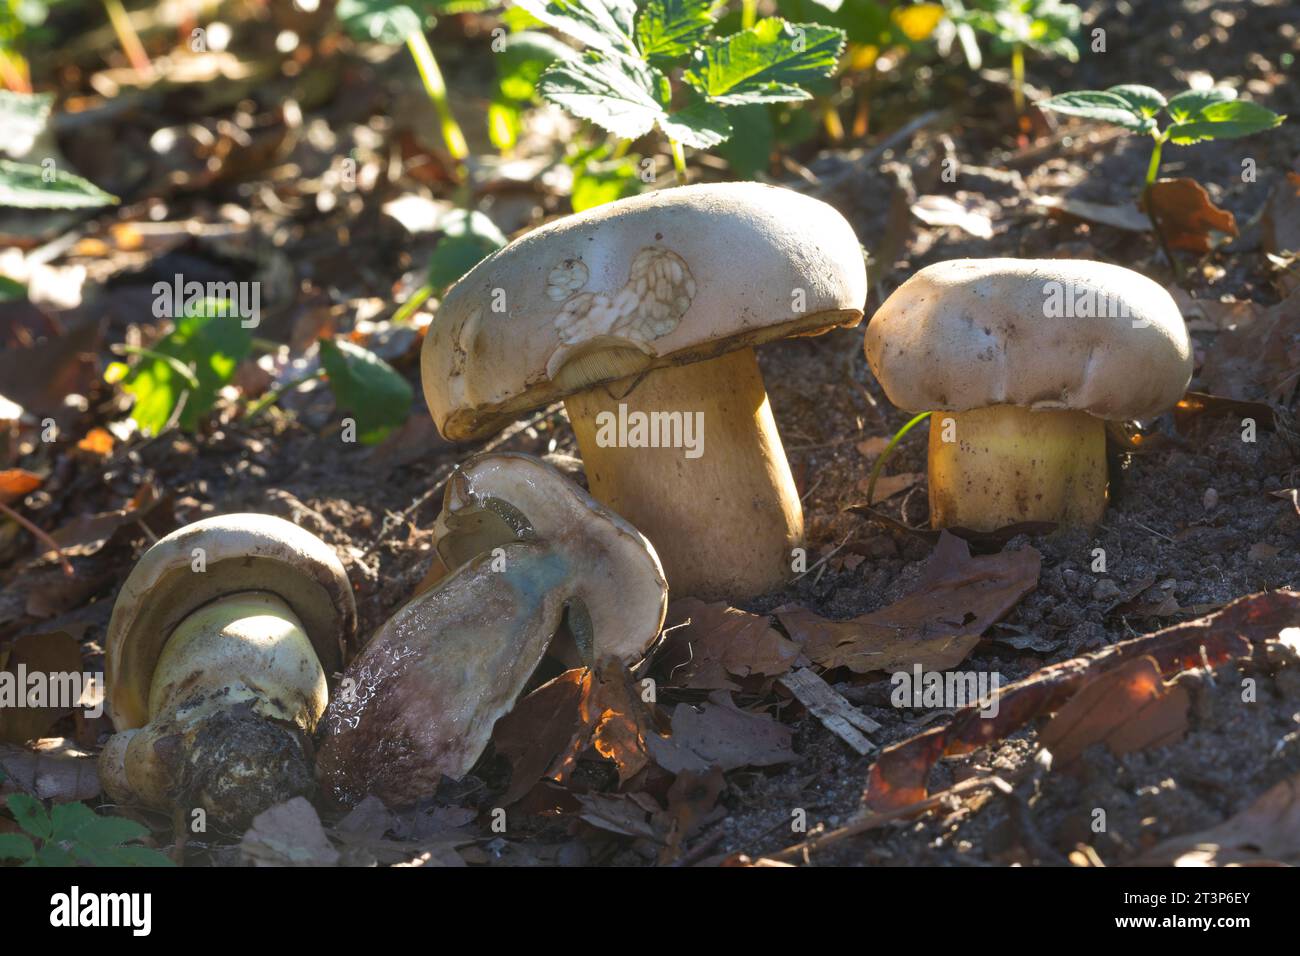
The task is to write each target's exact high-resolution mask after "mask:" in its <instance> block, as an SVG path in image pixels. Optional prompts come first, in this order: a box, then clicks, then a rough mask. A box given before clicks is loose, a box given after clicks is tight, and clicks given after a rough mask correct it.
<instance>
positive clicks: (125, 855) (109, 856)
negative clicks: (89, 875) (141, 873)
mask: <svg viewBox="0 0 1300 956" xmlns="http://www.w3.org/2000/svg"><path fill="white" fill-rule="evenodd" d="M98 853H99V854H100V855H101V857H102V858H103V859H104V860H105V861H106V862H105V863H104V864H102V865H104V866H157V867H168V866H175V865H176V861H174V860H173V859H172V858H171V857H169V856H168V855H167V854H165V853H162V852H160V851H158V850H155V849H152V848H151V847H147V846H115V847H111V848H109V849H107V850H100V851H98Z"/></svg>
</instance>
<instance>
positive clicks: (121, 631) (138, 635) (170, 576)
mask: <svg viewBox="0 0 1300 956" xmlns="http://www.w3.org/2000/svg"><path fill="white" fill-rule="evenodd" d="M196 549H201V551H196ZM199 567H202V568H203V570H201V571H200V570H197V568H199ZM240 591H265V592H269V593H271V594H275V595H277V596H278V597H279V598H280V599H281V600H283V601H284V602H285V604H287V605H289V607H290V608H291V609H292V610H293V612H294V614H296V615H297V616H298V619H299V620H300V621H301V622H302V625H303V629H304V630H305V631H306V633H307V636H308V637H309V638H310V639H311V642H312V646H313V647H314V648H315V650H316V654H317V656H318V657H319V658H320V662H321V666H322V667H323V668H324V669H325V673H326V674H329V673H330V672H331V671H334V670H338V669H339V668H340V667H342V663H343V650H344V648H345V646H346V645H347V644H348V643H349V642H350V641H351V639H352V636H353V633H354V632H355V631H356V626H357V609H356V603H355V601H354V600H353V597H352V588H351V585H349V583H348V576H347V572H345V571H344V570H343V564H342V563H341V562H340V561H339V559H338V555H336V554H335V553H334V551H333V549H332V548H330V547H329V546H328V545H326V544H325V542H323V541H321V540H320V539H319V538H317V537H316V536H315V535H314V534H312V533H311V532H309V531H306V530H304V529H302V528H299V527H298V526H297V525H295V524H292V523H291V522H288V521H285V520H283V519H282V518H276V517H273V516H271V515H262V514H231V515H218V516H216V517H212V518H204V519H203V520H201V521H196V522H194V523H193V524H189V525H186V526H185V527H183V528H179V529H177V530H176V531H173V532H172V533H171V534H169V535H167V536H166V537H164V538H161V539H159V540H158V542H157V543H156V544H154V546H153V547H151V548H150V549H149V550H148V551H146V552H145V553H144V555H143V556H142V557H141V558H140V560H139V562H137V563H136V566H135V567H134V568H133V569H132V570H131V573H130V574H129V575H128V576H127V579H126V582H125V583H124V584H123V585H122V590H121V591H120V592H119V594H118V596H117V601H116V602H115V603H114V605H113V617H112V619H111V620H110V621H109V625H108V641H107V650H106V651H105V662H106V664H105V666H106V668H107V681H106V683H107V689H108V699H107V705H108V713H109V716H110V717H111V718H112V721H113V726H114V727H116V728H117V729H118V730H127V729H130V728H132V727H142V726H144V724H145V723H147V722H148V719H149V707H148V701H149V687H150V683H151V681H152V678H153V673H154V666H155V665H156V664H157V662H158V657H159V655H160V654H161V653H162V650H163V647H164V645H166V643H167V640H168V639H169V638H170V637H171V635H172V632H173V631H174V630H175V628H176V625H178V624H179V623H180V622H181V621H182V620H184V619H185V618H186V617H188V616H189V615H190V614H191V613H192V612H193V611H196V610H198V609H199V608H200V607H202V606H204V605H205V604H207V603H209V602H210V601H213V600H216V599H217V598H220V597H223V596H226V595H230V594H236V593H238V592H240Z"/></svg>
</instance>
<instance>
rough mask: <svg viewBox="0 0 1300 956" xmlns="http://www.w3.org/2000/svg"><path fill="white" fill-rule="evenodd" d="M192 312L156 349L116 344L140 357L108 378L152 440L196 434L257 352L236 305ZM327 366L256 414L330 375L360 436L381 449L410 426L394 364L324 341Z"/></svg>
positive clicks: (208, 304) (269, 398) (199, 306)
mask: <svg viewBox="0 0 1300 956" xmlns="http://www.w3.org/2000/svg"><path fill="white" fill-rule="evenodd" d="M184 310H185V314H184V315H182V316H181V317H180V318H178V319H176V320H175V324H174V326H173V328H172V330H171V331H170V332H168V333H167V335H165V336H163V338H161V339H160V340H158V341H157V342H156V343H154V345H153V347H152V348H140V347H138V346H117V348H116V350H117V351H118V352H121V353H123V354H126V355H131V356H135V357H137V359H138V361H137V362H136V363H135V364H134V365H128V364H127V363H126V362H113V363H111V364H110V365H109V366H108V368H107V369H105V370H104V380H105V381H106V382H108V383H109V384H120V385H121V386H122V390H123V391H125V392H126V393H127V394H129V395H131V396H133V397H134V398H135V404H134V405H133V406H132V408H131V419H132V421H134V422H135V424H136V427H137V428H139V429H140V431H141V432H142V433H143V434H145V435H158V434H160V433H162V432H163V431H165V430H166V429H168V428H170V427H173V426H176V427H179V428H181V429H183V430H185V431H191V432H192V431H195V430H196V429H197V428H198V427H199V425H200V424H201V423H202V421H203V419H204V418H205V417H206V416H207V414H208V413H209V412H211V411H212V409H213V408H214V407H215V406H216V404H217V399H218V397H219V395H220V393H221V390H222V389H223V388H224V387H225V386H226V385H228V384H229V383H230V381H231V379H233V378H234V375H235V369H236V368H237V367H238V366H239V363H240V362H242V361H243V360H244V359H245V358H247V357H248V355H249V354H250V353H251V352H252V350H253V346H254V341H255V340H254V338H253V336H252V333H251V332H250V331H249V330H248V329H247V328H245V327H244V324H243V322H242V320H241V319H240V317H239V316H238V314H237V310H236V309H235V307H234V306H233V305H232V304H231V303H230V302H229V301H227V300H224V299H202V300H200V301H195V302H193V303H191V302H186V303H185V304H184ZM320 349H321V367H320V368H319V369H317V370H316V371H314V372H312V373H311V374H309V375H305V376H303V377H302V378H298V379H295V380H293V381H292V382H289V383H286V384H285V385H282V386H280V387H279V388H277V389H274V390H272V391H270V392H268V393H267V394H266V395H265V396H263V397H262V398H260V399H258V400H257V401H256V402H254V403H252V404H251V405H250V406H249V408H248V410H247V414H248V416H249V417H250V418H251V417H252V416H254V415H256V414H258V413H260V412H262V411H263V410H265V409H266V408H268V407H270V406H271V405H274V404H275V403H276V402H277V401H279V400H280V399H281V398H282V397H283V396H284V395H285V394H287V393H288V392H290V391H292V390H293V389H295V388H298V387H299V386H301V385H304V384H306V383H307V382H309V381H314V380H316V379H319V378H324V377H326V376H328V379H329V386H330V389H331V391H333V393H334V399H335V403H336V404H337V405H338V407H339V408H340V409H343V410H347V411H349V412H351V413H352V415H353V417H354V418H355V420H356V424H357V432H358V434H357V438H358V439H359V440H360V441H361V442H362V444H374V443H376V442H379V441H382V440H383V438H384V437H385V436H386V435H387V434H388V433H389V431H391V430H392V429H393V428H395V427H396V426H398V425H400V424H402V423H403V422H404V421H406V418H407V415H408V414H409V413H410V407H411V399H412V397H413V393H412V390H411V386H410V384H409V383H408V382H407V381H406V379H405V378H403V377H402V375H401V374H400V373H398V372H397V370H396V369H394V368H393V367H392V366H391V365H389V364H388V363H387V362H385V361H384V360H383V359H381V358H380V357H379V356H377V355H375V354H374V353H373V352H370V351H369V350H367V349H365V348H362V347H361V346H359V345H355V344H353V343H352V342H346V341H339V342H329V341H322V342H321V344H320Z"/></svg>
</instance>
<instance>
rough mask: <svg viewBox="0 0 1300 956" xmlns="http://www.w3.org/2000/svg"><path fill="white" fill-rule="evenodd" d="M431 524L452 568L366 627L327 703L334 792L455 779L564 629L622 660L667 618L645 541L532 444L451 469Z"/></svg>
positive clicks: (596, 656) (325, 744)
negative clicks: (369, 634) (372, 628)
mask: <svg viewBox="0 0 1300 956" xmlns="http://www.w3.org/2000/svg"><path fill="white" fill-rule="evenodd" d="M435 533H436V546H437V548H438V551H439V554H440V556H441V558H442V560H443V561H444V562H445V563H446V564H447V566H448V567H449V568H451V569H452V570H451V573H450V574H448V575H447V576H446V577H445V578H443V579H442V580H441V581H439V582H438V584H437V585H436V586H435V587H433V588H432V589H430V590H428V591H425V592H424V593H422V594H420V595H418V596H416V597H415V598H414V599H412V600H411V601H409V602H408V603H407V604H406V605H404V606H403V607H402V608H400V609H399V610H398V611H397V613H395V614H394V615H393V616H392V617H391V618H390V619H389V620H388V621H387V622H386V623H385V624H384V625H383V626H382V627H381V628H380V629H379V630H378V631H377V632H376V633H375V636H374V637H373V638H372V639H371V640H370V643H369V644H367V645H366V647H365V649H364V650H363V651H362V652H361V654H360V655H358V657H357V659H356V660H355V661H353V662H352V665H351V666H350V667H349V668H348V670H347V671H346V672H345V674H344V676H343V681H342V684H341V689H340V692H339V693H337V694H335V696H334V699H333V700H332V701H331V702H330V705H329V709H328V710H327V711H326V714H325V720H324V728H325V731H324V736H323V739H322V740H321V744H320V749H319V756H318V759H317V765H316V766H317V774H318V777H319V779H320V781H321V785H322V789H323V790H324V791H325V793H326V794H327V795H328V796H330V797H331V798H332V799H333V800H334V801H335V802H336V803H339V804H342V805H345V806H346V805H351V804H354V803H356V802H357V801H358V800H359V799H360V798H361V797H362V796H364V795H366V794H374V795H375V796H378V797H380V798H381V799H383V800H384V801H385V802H386V803H389V804H390V805H394V806H402V805H408V804H411V803H414V802H416V801H418V800H420V799H421V798H423V797H427V796H429V795H431V794H433V793H434V791H435V790H436V789H437V786H438V784H439V783H440V782H441V780H442V778H443V777H444V776H446V777H450V778H451V779H453V780H459V779H461V778H462V777H463V776H464V775H465V774H466V773H468V772H469V771H470V769H471V768H472V767H473V766H474V764H475V762H476V761H477V760H478V758H479V757H480V756H481V755H482V753H483V751H484V749H485V748H486V747H487V743H488V740H489V738H490V737H491V734H492V727H493V726H494V725H495V724H496V721H497V719H498V718H499V717H501V716H503V715H504V714H506V713H508V712H509V711H510V710H511V709H512V708H513V706H514V703H515V700H516V699H517V698H518V697H519V695H520V694H521V693H522V692H523V690H524V688H525V686H526V684H527V683H528V681H529V679H530V678H531V677H532V676H533V672H534V671H536V670H537V666H538V664H539V663H540V662H541V660H542V657H543V655H544V654H545V653H546V651H547V648H548V647H549V646H550V644H551V640H552V638H553V637H554V636H555V634H556V632H557V631H559V630H560V629H561V626H562V625H567V627H568V629H569V631H571V632H572V634H573V635H574V638H575V640H576V643H577V645H578V646H579V647H580V648H582V649H583V651H584V657H585V658H586V660H587V661H588V662H590V661H593V660H603V659H607V658H614V659H617V660H618V661H621V662H623V663H625V664H634V663H636V662H639V661H640V660H641V659H642V658H643V657H644V656H645V654H646V652H647V651H648V650H649V648H650V646H651V645H652V644H653V643H654V641H655V639H656V638H657V637H658V635H659V629H660V627H661V626H662V625H663V619H664V614H665V612H666V611H667V605H668V586H667V583H666V582H665V581H664V576H663V570H662V568H661V567H660V565H659V559H658V557H657V556H656V555H655V552H654V548H653V547H651V545H650V543H649V542H648V541H647V540H646V539H645V538H644V537H643V536H642V535H641V533H640V532H638V531H637V530H636V529H635V528H633V527H632V526H631V525H630V524H628V523H627V522H626V521H624V520H623V519H622V518H620V517H619V516H618V515H616V514H614V513H613V512H611V511H610V510H608V509H607V508H605V507H604V506H603V505H601V504H599V503H598V502H597V501H595V500H594V499H593V498H592V497H591V496H590V495H588V494H587V493H586V492H585V491H583V490H582V489H581V488H579V487H578V486H577V485H575V484H574V483H573V482H571V481H569V480H568V479H567V478H565V477H563V476H562V475H560V474H559V472H557V471H555V470H554V469H553V468H551V467H550V466H549V465H546V464H545V463H543V462H541V461H539V460H538V459H536V458H533V457H532V456H530V455H522V454H488V455H480V456H478V457H475V458H472V459H470V460H469V461H468V462H466V463H465V464H464V465H462V466H461V467H460V468H458V469H457V470H456V472H454V473H453V474H452V476H451V478H450V479H449V480H448V483H447V489H446V492H445V495H444V501H443V511H442V514H441V515H440V516H439V519H438V524H437V526H436V529H435Z"/></svg>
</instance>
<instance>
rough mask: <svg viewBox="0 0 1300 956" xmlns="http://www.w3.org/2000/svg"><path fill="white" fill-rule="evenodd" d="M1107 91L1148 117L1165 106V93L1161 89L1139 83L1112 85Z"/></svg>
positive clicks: (1134, 110) (1135, 111)
mask: <svg viewBox="0 0 1300 956" xmlns="http://www.w3.org/2000/svg"><path fill="white" fill-rule="evenodd" d="M1106 92H1107V93H1113V94H1114V95H1116V96H1118V97H1119V98H1120V99H1122V100H1123V101H1124V102H1125V103H1127V104H1128V105H1129V109H1131V110H1132V111H1133V112H1134V113H1137V114H1138V115H1139V116H1144V117H1147V118H1150V117H1152V116H1155V115H1156V114H1157V113H1159V112H1160V111H1161V110H1162V109H1163V108H1164V106H1165V98H1164V95H1163V94H1162V93H1161V92H1160V91H1159V90H1156V89H1152V88H1151V87H1149V86H1142V85H1140V84H1137V83H1124V84H1121V85H1120V86H1112V87H1110V88H1109V89H1107V90H1106Z"/></svg>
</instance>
